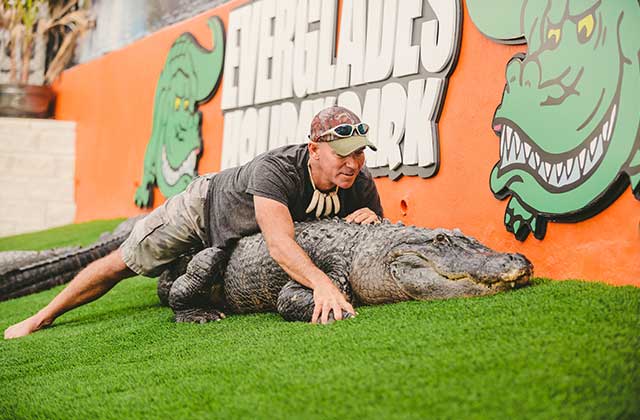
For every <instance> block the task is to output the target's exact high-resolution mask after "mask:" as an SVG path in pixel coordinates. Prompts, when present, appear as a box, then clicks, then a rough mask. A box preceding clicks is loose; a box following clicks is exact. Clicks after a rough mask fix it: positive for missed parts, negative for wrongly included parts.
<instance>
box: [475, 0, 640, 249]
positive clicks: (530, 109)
mask: <svg viewBox="0 0 640 420" xmlns="http://www.w3.org/2000/svg"><path fill="white" fill-rule="evenodd" d="M467 6H468V9H469V14H470V16H471V19H472V21H473V22H474V23H475V25H476V26H477V27H478V29H479V30H480V31H481V32H482V33H483V34H484V35H486V36H488V37H490V38H492V39H493V40H495V41H497V42H501V43H509V44H513V43H525V42H526V43H527V44H528V51H527V53H526V54H518V55H516V56H514V57H513V58H512V59H511V60H510V61H509V63H508V64H507V69H506V86H505V88H504V92H503V96H502V103H500V105H499V106H498V108H497V109H496V112H495V115H494V119H493V129H494V131H495V132H496V133H497V134H498V136H499V137H500V161H499V162H498V163H497V164H496V165H495V166H494V168H493V170H492V172H491V176H490V186H491V190H492V191H493V193H494V195H495V196H496V197H497V198H498V199H505V198H507V197H508V196H511V198H510V200H509V203H508V205H507V209H506V214H505V219H504V223H505V226H506V228H507V230H508V231H509V232H512V233H514V235H515V236H516V238H518V239H519V240H521V241H523V240H525V239H526V237H527V236H528V235H529V233H530V232H533V234H534V236H535V237H536V238H538V239H543V238H544V236H545V233H546V227H547V222H548V221H549V220H551V221H569V222H576V221H580V220H584V219H586V218H588V217H591V216H593V215H595V214H597V213H598V212H600V211H602V210H603V209H604V208H606V207H607V206H608V205H609V204H611V203H612V202H613V201H614V200H615V199H617V198H618V196H619V195H620V194H622V193H623V192H624V190H626V187H627V186H628V185H629V183H630V184H631V189H632V190H633V193H634V195H635V197H636V198H638V199H640V63H639V61H640V5H639V4H638V0H582V1H573V0H520V1H515V0H467Z"/></svg>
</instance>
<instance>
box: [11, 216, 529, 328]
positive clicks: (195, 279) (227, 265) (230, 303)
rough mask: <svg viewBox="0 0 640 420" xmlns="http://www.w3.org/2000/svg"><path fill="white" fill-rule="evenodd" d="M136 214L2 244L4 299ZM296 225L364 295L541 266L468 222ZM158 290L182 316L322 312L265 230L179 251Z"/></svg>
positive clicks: (485, 279)
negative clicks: (273, 253)
mask: <svg viewBox="0 0 640 420" xmlns="http://www.w3.org/2000/svg"><path fill="white" fill-rule="evenodd" d="M135 221H136V219H135V218H134V219H129V220H128V221H126V222H124V223H123V224H121V225H120V226H119V227H118V228H116V230H115V231H114V232H113V233H112V234H105V235H103V236H102V237H101V238H100V239H99V240H98V241H97V242H96V243H94V244H93V245H90V246H88V247H84V248H79V247H78V248H61V249H57V250H49V251H40V252H35V251H25V252H15V251H12V252H8V253H0V301H2V300H6V299H11V298H14V297H18V296H22V295H25V294H29V293H35V292H37V291H41V290H44V289H47V288H50V287H53V286H55V285H58V284H63V283H66V282H67V281H69V280H70V279H71V278H72V277H73V276H74V275H75V274H76V273H77V272H78V271H79V270H80V269H82V267H84V266H86V265H87V264H89V263H90V262H91V261H93V260H95V259H97V258H99V257H101V256H104V255H106V254H107V253H108V252H110V251H111V250H113V249H116V248H117V247H118V246H119V245H120V243H122V242H123V241H124V239H125V238H126V237H127V236H128V235H129V232H130V231H131V227H132V225H133V223H134V222H135ZM295 232H296V240H297V242H298V243H299V244H300V245H301V246H302V248H303V249H304V250H305V251H306V252H307V253H308V254H309V256H310V257H311V259H312V260H313V261H314V262H315V264H316V265H317V266H318V267H319V268H320V269H321V270H323V271H324V272H325V273H327V275H328V276H329V277H330V278H331V279H332V280H333V281H334V282H335V284H336V285H337V286H338V287H339V288H340V290H341V291H342V292H343V293H345V295H346V296H347V298H348V299H349V301H350V302H352V303H354V304H357V305H371V304H381V303H391V302H400V301H405V300H428V299H446V298H453V297H463V296H481V295H490V294H493V293H496V292H499V291H504V290H510V289H512V288H515V287H519V286H523V285H526V284H528V282H529V278H530V277H531V274H532V271H533V268H532V265H531V263H530V262H529V261H528V260H527V259H526V258H525V257H524V256H522V255H520V254H503V253H498V252H495V251H493V250H491V249H489V248H487V247H486V246H484V245H482V244H481V243H480V242H478V241H477V240H475V239H473V238H471V237H468V236H465V235H463V234H462V233H461V232H460V231H459V230H454V231H450V230H444V229H433V230H432V229H425V228H419V227H413V226H404V225H402V224H391V223H390V222H388V221H385V222H384V223H382V224H379V225H372V226H361V225H357V224H350V223H346V222H343V221H341V220H340V219H326V220H321V221H315V222H305V223H297V224H296V227H295ZM158 296H159V298H160V301H161V302H162V303H163V304H165V305H169V306H171V308H172V309H173V310H174V312H175V314H176V321H178V322H206V321H212V320H217V319H220V312H219V311H220V310H224V311H226V312H230V313H247V312H270V311H277V312H279V313H280V314H282V316H283V317H284V318H285V319H287V320H291V321H309V320H310V319H311V315H312V312H313V294H312V291H311V290H310V289H307V288H305V287H303V286H301V285H300V284H298V283H296V282H295V281H293V280H291V278H290V277H289V276H288V275H287V274H286V273H285V272H284V271H283V270H282V269H281V268H280V266H278V265H277V264H276V263H275V261H273V259H272V258H271V257H270V255H269V252H268V250H267V247H266V244H265V241H264V238H263V237H262V235H261V234H255V235H253V236H249V237H246V238H244V239H242V240H240V241H239V242H238V243H237V245H236V246H235V247H234V248H233V250H232V251H231V253H230V254H227V253H224V252H221V251H220V250H217V249H215V248H207V249H204V250H203V251H201V252H199V253H197V254H196V255H195V256H184V257H183V258H181V259H179V260H178V261H177V262H176V263H174V264H172V265H171V266H169V267H168V268H167V270H165V272H163V273H162V275H161V276H160V279H159V281H158Z"/></svg>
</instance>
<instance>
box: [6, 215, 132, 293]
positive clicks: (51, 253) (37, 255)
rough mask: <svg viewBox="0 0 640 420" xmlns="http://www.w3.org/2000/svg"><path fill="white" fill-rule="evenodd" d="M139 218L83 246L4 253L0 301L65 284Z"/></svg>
mask: <svg viewBox="0 0 640 420" xmlns="http://www.w3.org/2000/svg"><path fill="white" fill-rule="evenodd" d="M139 218H140V217H134V218H131V219H128V220H126V221H124V222H122V223H121V224H120V225H118V227H117V228H116V229H115V230H114V232H113V233H112V234H103V235H102V236H101V237H100V239H99V240H98V241H97V242H95V243H94V244H92V245H89V246H87V247H83V248H80V247H77V248H61V249H53V250H48V251H40V252H29V251H27V252H13V251H11V252H8V253H3V254H4V255H2V257H0V263H2V265H0V302H1V301H4V300H9V299H13V298H17V297H20V296H24V295H28V294H31V293H36V292H40V291H43V290H47V289H50V288H52V287H54V286H58V285H60V284H64V283H67V282H68V281H70V280H71V279H72V278H73V277H74V276H75V275H76V274H77V273H78V272H79V271H80V270H82V269H83V268H84V267H86V266H87V265H88V264H89V263H91V262H93V261H95V260H97V259H98V258H101V257H104V256H105V255H107V254H109V253H110V252H112V251H114V250H115V249H117V248H118V247H119V246H120V244H122V242H124V240H125V239H126V238H127V237H128V236H129V234H130V233H131V230H132V229H133V225H134V224H135V222H136V221H137V220H138V219H139Z"/></svg>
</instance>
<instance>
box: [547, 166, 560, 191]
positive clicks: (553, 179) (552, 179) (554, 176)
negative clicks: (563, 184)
mask: <svg viewBox="0 0 640 420" xmlns="http://www.w3.org/2000/svg"><path fill="white" fill-rule="evenodd" d="M559 165H560V164H559V163H558V164H556V165H551V169H552V170H551V174H550V175H549V184H551V185H553V186H554V187H557V186H558V170H557V167H558V166H559ZM554 166H555V168H554Z"/></svg>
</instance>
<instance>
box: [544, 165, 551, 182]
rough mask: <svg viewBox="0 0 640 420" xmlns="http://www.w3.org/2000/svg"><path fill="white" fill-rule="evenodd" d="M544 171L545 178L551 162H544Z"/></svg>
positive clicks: (549, 170)
mask: <svg viewBox="0 0 640 420" xmlns="http://www.w3.org/2000/svg"><path fill="white" fill-rule="evenodd" d="M544 172H545V173H546V174H547V179H549V174H550V173H551V164H550V163H549V162H544Z"/></svg>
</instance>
